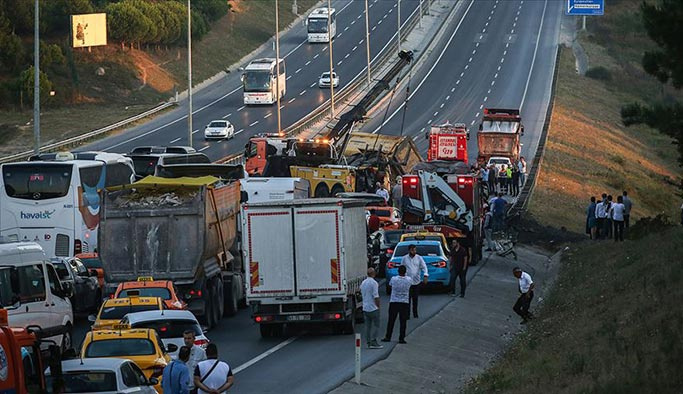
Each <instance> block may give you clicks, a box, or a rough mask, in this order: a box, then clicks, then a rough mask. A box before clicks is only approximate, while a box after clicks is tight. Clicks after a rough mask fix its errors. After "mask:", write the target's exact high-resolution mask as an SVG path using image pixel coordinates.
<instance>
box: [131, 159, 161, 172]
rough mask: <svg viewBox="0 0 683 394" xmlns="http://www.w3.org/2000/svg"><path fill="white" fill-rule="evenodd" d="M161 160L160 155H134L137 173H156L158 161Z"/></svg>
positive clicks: (134, 165)
mask: <svg viewBox="0 0 683 394" xmlns="http://www.w3.org/2000/svg"><path fill="white" fill-rule="evenodd" d="M158 162H159V158H158V157H153V156H139V157H133V167H134V168H135V173H136V174H137V175H142V176H146V175H154V170H155V169H156V166H157V163H158Z"/></svg>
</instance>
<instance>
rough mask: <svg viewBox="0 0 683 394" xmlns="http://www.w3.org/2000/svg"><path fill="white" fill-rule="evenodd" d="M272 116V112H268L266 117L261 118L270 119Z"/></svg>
mask: <svg viewBox="0 0 683 394" xmlns="http://www.w3.org/2000/svg"><path fill="white" fill-rule="evenodd" d="M272 115H273V113H272V112H269V113H267V114H266V116H264V117H263V119H268V118H270V117H271V116H272Z"/></svg>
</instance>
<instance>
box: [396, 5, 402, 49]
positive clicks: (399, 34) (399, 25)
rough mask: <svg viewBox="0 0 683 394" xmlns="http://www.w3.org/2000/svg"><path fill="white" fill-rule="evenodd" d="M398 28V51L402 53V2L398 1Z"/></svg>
mask: <svg viewBox="0 0 683 394" xmlns="http://www.w3.org/2000/svg"><path fill="white" fill-rule="evenodd" d="M396 8H398V10H397V11H398V28H397V29H396V31H397V32H398V51H399V52H401V0H398V7H396Z"/></svg>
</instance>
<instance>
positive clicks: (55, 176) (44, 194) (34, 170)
mask: <svg viewBox="0 0 683 394" xmlns="http://www.w3.org/2000/svg"><path fill="white" fill-rule="evenodd" d="M72 170H73V166H72V165H71V164H61V165H59V164H49V165H47V164H5V165H4V167H3V168H2V178H3V181H4V183H5V193H7V196H8V197H14V198H21V199H27V200H46V199H50V198H57V197H64V196H66V195H67V193H69V186H70V184H71V173H72Z"/></svg>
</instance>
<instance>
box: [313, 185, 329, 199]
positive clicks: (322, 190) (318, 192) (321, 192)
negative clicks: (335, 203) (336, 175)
mask: <svg viewBox="0 0 683 394" xmlns="http://www.w3.org/2000/svg"><path fill="white" fill-rule="evenodd" d="M329 196H330V189H328V188H327V185H326V184H324V183H319V184H318V186H316V187H315V193H314V194H313V197H316V198H320V197H329Z"/></svg>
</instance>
